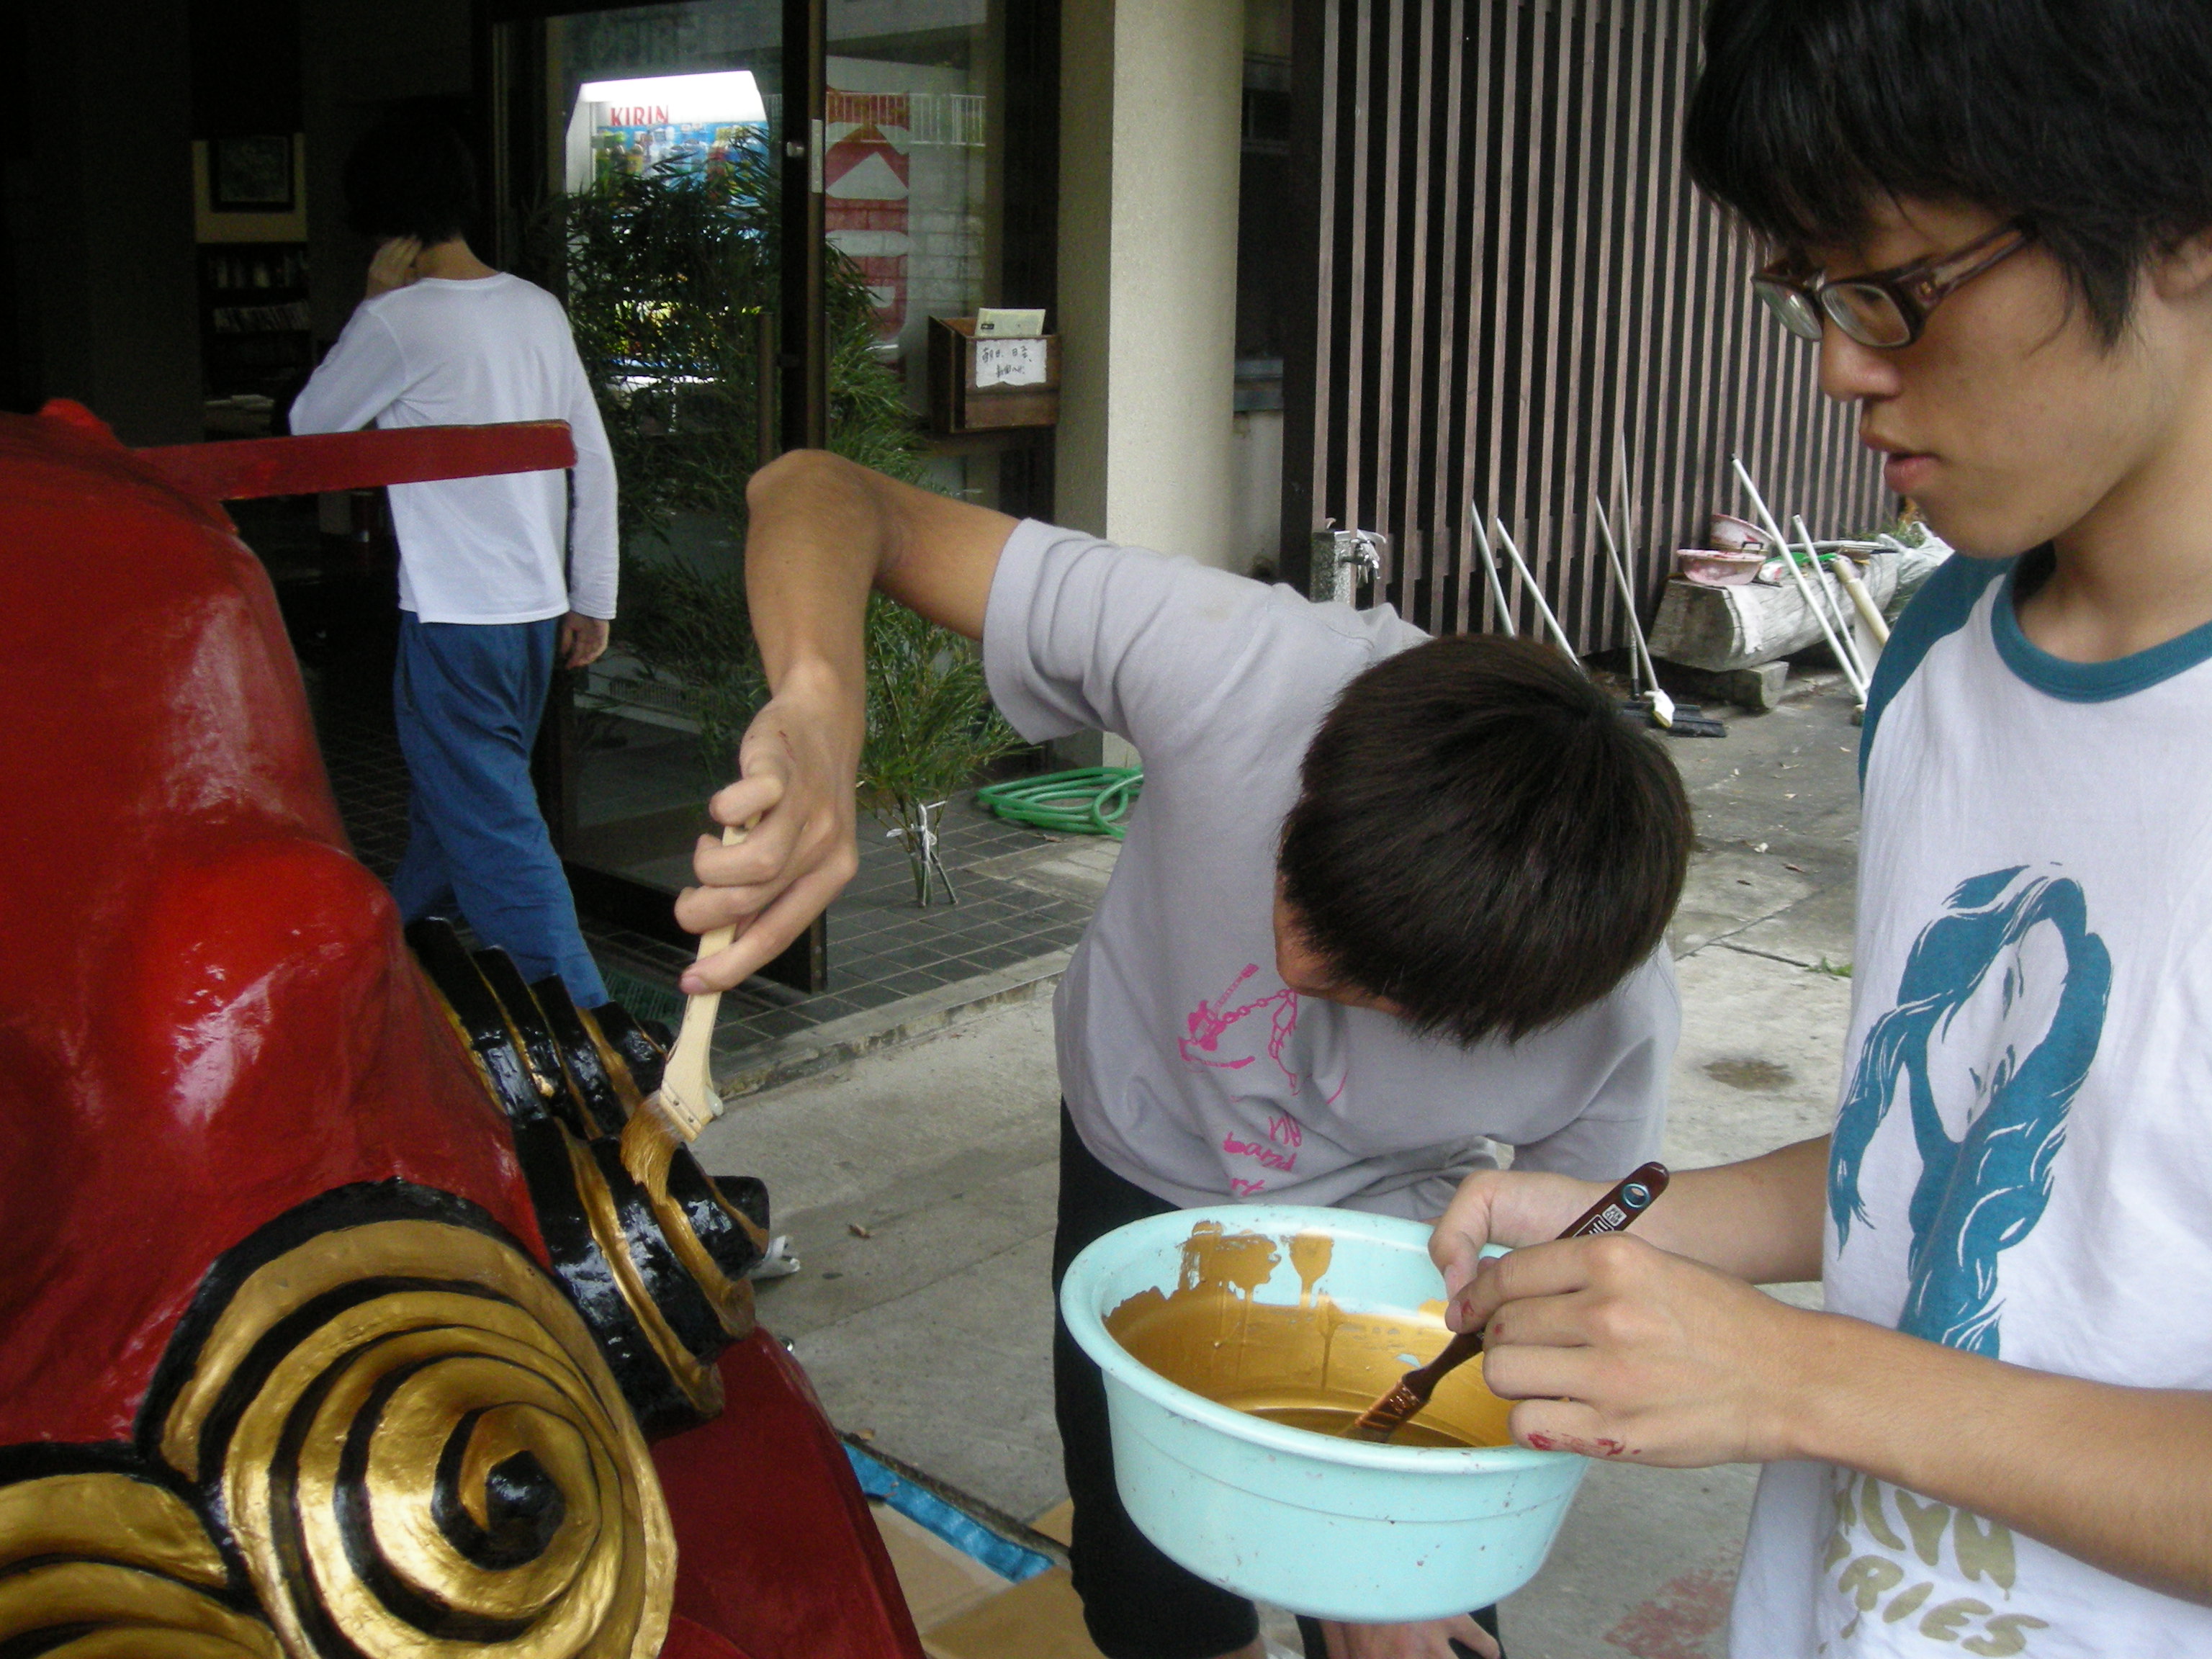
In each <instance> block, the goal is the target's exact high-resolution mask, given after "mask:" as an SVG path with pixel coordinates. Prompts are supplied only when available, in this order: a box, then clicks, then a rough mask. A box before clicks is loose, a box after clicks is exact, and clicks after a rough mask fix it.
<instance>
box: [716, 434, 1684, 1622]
mask: <svg viewBox="0 0 2212 1659" xmlns="http://www.w3.org/2000/svg"><path fill="white" fill-rule="evenodd" d="M749 501H750V508H751V526H750V533H749V538H748V541H747V544H746V553H745V559H746V579H747V583H748V588H749V592H750V599H751V606H752V617H753V625H754V628H755V630H756V632H757V636H758V638H759V641H760V647H761V653H762V656H763V660H764V663H765V665H766V667H767V670H768V675H769V684H770V685H771V686H772V687H773V688H774V692H775V696H774V699H773V701H771V702H769V704H768V705H767V706H766V707H765V708H763V710H762V712H761V713H760V714H759V715H758V717H757V719H756V720H754V721H753V723H752V725H751V726H750V729H749V730H748V732H746V735H745V738H744V745H743V748H742V750H741V751H740V769H741V776H740V778H739V780H738V781H737V782H736V783H734V784H732V786H730V787H728V788H726V789H725V790H723V791H722V792H721V793H719V794H718V795H716V796H715V797H714V801H713V803H712V807H711V810H712V811H713V813H714V817H716V818H717V819H719V820H720V822H722V823H726V824H742V823H749V822H751V821H752V820H754V819H755V818H758V820H759V822H758V823H757V825H756V827H755V828H754V829H753V831H752V834H751V836H750V838H749V839H748V840H747V841H745V842H743V843H742V844H739V845H737V846H733V847H729V848H725V847H723V846H721V845H720V842H714V841H704V842H702V845H701V849H700V851H699V853H698V855H697V859H696V867H697V871H698V874H699V877H700V879H701V881H702V883H703V884H704V885H703V886H702V887H701V888H698V889H694V890H690V891H689V892H687V893H686V894H685V895H684V897H683V899H682V900H681V902H679V906H678V915H679V917H680V918H681V919H682V921H684V924H685V926H687V927H692V928H694V929H696V930H700V931H704V930H705V929H708V928H710V927H716V926H719V925H721V924H723V923H726V922H734V923H736V924H738V926H739V927H741V928H742V929H743V932H742V933H740V934H739V936H738V941H737V943H736V944H735V945H732V947H731V948H730V949H729V950H728V951H724V952H722V953H720V955H718V956H715V957H710V958H708V960H707V961H705V962H703V963H701V964H699V965H698V967H697V968H696V969H695V970H694V971H693V973H692V974H691V975H689V976H687V979H686V981H685V988H686V989H692V988H704V987H709V986H720V987H727V986H729V985H732V984H734V983H735V982H736V981H738V979H739V978H741V977H742V976H743V975H744V974H746V973H747V972H749V971H750V970H751V969H755V968H757V967H758V966H759V965H760V964H761V963H763V962H765V961H767V960H768V959H769V957H773V956H774V955H775V953H776V951H779V950H781V948H782V947H783V945H784V944H785V943H786V942H787V941H788V940H789V939H792V938H793V937H794V936H795V935H796V933H798V931H799V929H800V928H801V927H803V926H804V925H805V922H806V921H808V920H810V919H811V917H812V916H813V915H815V914H816V913H817V912H818V911H820V910H821V909H822V908H823V906H824V905H826V904H827V903H828V902H829V899H830V898H831V896H833V895H834V894H835V893H836V891H837V890H838V889H839V887H840V886H842V884H843V883H844V882H845V881H846V880H847V879H848V878H849V877H850V876H851V874H852V872H853V871H854V867H855V855H854V805H853V800H854V769H855V764H856V760H857V757H858V756H859V753H860V738H861V732H862V702H861V693H862V685H863V665H862V652H861V619H862V612H863V609H864V607H865V605H866V600H867V597H868V593H869V591H870V589H871V587H872V586H876V587H880V588H881V589H882V590H883V591H884V592H886V593H888V594H889V595H890V597H891V598H893V599H896V600H899V601H901V602H902V603H903V604H906V605H910V606H911V607H913V608H914V609H915V610H916V611H920V612H921V614H922V615H924V616H926V617H929V618H931V619H932V620H933V621H935V622H938V623H943V624H945V625H946V626H948V627H950V628H953V629H957V630H958V631H959V632H961V633H963V634H964V635H967V636H968V637H969V638H970V639H978V640H981V643H982V650H983V662H984V667H985V670H986V672H987V675H988V678H989V681H990V687H991V692H992V695H993V696H994V699H995V700H996V702H997V703H998V706H999V708H1000V709H1001V710H1002V711H1004V713H1005V714H1006V717H1007V718H1008V719H1009V720H1012V723H1013V725H1014V726H1015V727H1016V728H1017V729H1018V731H1020V732H1022V734H1023V735H1024V737H1026V738H1030V740H1032V741H1042V740H1044V739H1046V738H1054V737H1058V736H1061V735H1064V734H1066V733H1070V732H1079V731H1083V730H1085V729H1090V728H1103V729H1105V730H1108V731H1111V732H1119V733H1121V735H1122V736H1124V737H1126V738H1128V739H1129V740H1130V741H1131V742H1132V743H1133V744H1135V745H1136V747H1137V749H1138V750H1139V752H1140V753H1141V755H1142V756H1143V758H1144V763H1145V787H1144V793H1143V796H1142V799H1141V801H1140V802H1139V805H1138V807H1137V808H1136V811H1134V813H1133V815H1132V817H1131V819H1130V822H1129V827H1128V839H1127V842H1125V843H1124V845H1123V847H1122V848H1121V856H1120V860H1119V861H1118V863H1117V865H1116V866H1115V872H1114V876H1113V878H1112V880H1111V881H1110V882H1109V884H1108V886H1107V889H1106V892H1105V896H1104V897H1103V899H1102V900H1101V901H1100V903H1099V906H1098V910H1097V915H1096V917H1095V918H1094V919H1093V921H1091V926H1090V927H1089V929H1088V930H1087V931H1086V932H1085V935H1084V938H1083V941H1082V944H1081V945H1080V946H1079V948H1078V950H1077V951H1076V953H1075V956H1074V958H1073V961H1072V962H1071V963H1069V966H1068V969H1067V973H1066V976H1065V978H1064V979H1063V980H1062V981H1061V984H1060V990H1059V994H1058V997H1057V1000H1056V1003H1055V1014H1056V1021H1057V1026H1058V1050H1059V1060H1060V1089H1061V1092H1062V1095H1063V1097H1064V1115H1063V1117H1062V1121H1061V1128H1062V1137H1061V1145H1062V1152H1061V1158H1060V1221H1059V1234H1058V1238H1057V1241H1056V1245H1055V1249H1054V1278H1055V1284H1056V1283H1057V1279H1058V1276H1059V1275H1060V1273H1064V1272H1065V1270H1066V1267H1067V1266H1068V1264H1069V1262H1070V1261H1072V1260H1073V1257H1074V1255H1075V1254H1076V1253H1077V1252H1078V1251H1079V1250H1080V1249H1082V1248H1083V1247H1084V1246H1085V1244H1088V1243H1090V1242H1091V1240H1092V1239H1093V1238H1095V1237H1098V1236H1099V1235H1100V1234H1102V1233H1103V1232H1106V1231H1109V1230H1110V1229H1112V1228H1114V1227H1115V1226H1118V1225H1122V1224H1123V1223H1126V1222H1128V1221H1132V1220H1134V1219H1137V1218H1139V1217H1143V1216H1148V1215H1155V1214H1158V1213H1160V1212H1164V1211H1169V1210H1173V1209H1177V1208H1182V1207H1188V1206H1196V1205H1207V1204H1219V1203H1223V1202H1225V1201H1234V1200H1238V1199H1253V1200H1267V1201H1271V1202H1283V1203H1291V1204H1320V1205H1342V1206H1349V1207H1352V1208H1356V1209H1364V1210H1374V1211H1381V1212H1388V1213H1391V1214H1395V1215H1400V1216H1407V1217H1422V1218H1427V1217H1433V1216H1435V1215H1436V1214H1437V1212H1439V1210H1440V1209H1441V1207H1442V1206H1443V1204H1444V1203H1445V1202H1446V1201H1447V1200H1449V1198H1450V1196H1451V1194H1452V1192H1453V1190H1454V1186H1455V1181H1456V1179H1457V1178H1458V1177H1459V1176H1462V1175H1464V1174H1466V1173H1468V1171H1470V1170H1475V1169H1479V1168H1483V1167H1486V1166H1489V1165H1492V1164H1495V1163H1496V1162H1498V1157H1499V1150H1500V1147H1501V1146H1510V1147H1512V1148H1513V1149H1514V1158H1515V1161H1516V1167H1520V1168H1524V1169H1530V1170H1547V1171H1554V1172H1558V1173H1559V1174H1560V1175H1562V1176H1583V1177H1589V1178H1592V1179H1599V1178H1603V1179H1613V1178H1615V1177H1617V1176H1620V1175H1621V1174H1623V1173H1625V1172H1626V1170H1630V1169H1632V1168H1633V1167H1635V1166H1636V1165H1637V1164H1640V1163H1642V1162H1644V1160H1645V1159H1646V1158H1650V1157H1651V1156H1652V1155H1653V1153H1654V1152H1655V1151H1656V1148H1657V1146H1658V1143H1659V1136H1660V1129H1661V1121H1662V1099H1663V1091H1664V1083H1665V1079H1666V1076H1667V1071H1668V1063H1669V1060H1670V1058H1671V1056H1672V1054H1673V1052H1674V1043H1675V1037H1676V1034H1677V1030H1678V1027H1679V1023H1680V1021H1679V1008H1678V1006H1677V1003H1676V1000H1675V991H1674V975H1673V973H1672V970H1671V969H1670V967H1669V965H1668V959H1667V957H1666V955H1665V953H1664V951H1663V950H1662V939H1663V934H1664V930H1665V927H1666V924H1667V921H1668V917H1669V915H1671V914H1672V912H1673V909H1674V903H1675V900H1676V897H1677V896H1678V895H1679V893H1680V887H1681V882H1682V875H1683V869H1684V864H1685V860H1686V855H1687V849H1688V843H1689V839H1690V828H1689V814H1688V809H1687V805H1686V801H1685V799H1684V797H1683V793H1682V790H1681V786H1680V782H1679V781H1678V780H1677V779H1676V777H1675V775H1674V769H1673V765H1672V763H1671V762H1670V761H1669V760H1668V757H1666V755H1665V754H1664V753H1663V752H1662V750H1660V749H1659V748H1658V746H1657V745H1656V743H1654V742H1653V741H1652V740H1651V739H1650V738H1647V737H1645V736H1644V735H1642V734H1640V733H1638V732H1634V731H1632V730H1630V729H1629V728H1627V727H1626V726H1624V725H1623V724H1622V723H1621V721H1620V720H1619V719H1618V718H1617V717H1616V715H1615V714H1614V712H1613V707H1612V705H1611V703H1610V702H1609V700H1608V699H1607V697H1606V696H1604V695H1603V694H1602V693H1601V692H1599V691H1598V690H1595V688H1593V687H1592V686H1591V685H1590V684H1589V682H1588V681H1587V680H1585V679H1584V678H1583V677H1582V675H1581V674H1580V673H1579V672H1578V671H1577V669H1576V668H1575V667H1574V666H1573V665H1571V663H1569V662H1567V661H1565V659H1561V658H1560V657H1559V656H1557V655H1555V654H1553V653H1548V652H1547V651H1544V650H1541V649H1539V648H1537V647H1534V646H1530V645H1522V644H1516V643H1514V642H1511V641H1502V640H1496V639H1469V638H1458V639H1441V640H1434V641H1431V640H1428V639H1427V637H1426V636H1425V635H1423V634H1422V633H1421V631H1420V630H1419V629H1416V628H1414V627H1413V626H1411V625H1410V624H1408V623H1405V622H1403V621H1401V620H1400V619H1399V618H1398V617H1396V616H1395V614H1393V613H1392V612H1391V611H1389V609H1388V608H1383V609H1378V610H1374V611H1353V610H1352V609H1350V608H1348V607H1346V606H1344V605H1315V604H1312V603H1310V602H1309V601H1307V600H1305V599H1301V598H1299V597H1298V596H1297V595H1296V594H1294V593H1293V592H1291V591H1290V590H1289V589H1287V588H1283V587H1274V588H1269V587H1266V586H1261V585H1260V584H1259V583H1257V582H1254V581H1249V580H1245V579H1244V578H1243V577H1240V576H1234V575H1231V574H1227V573H1225V572H1223V571H1219V570H1214V569H1209V568H1206V567H1204V566H1201V565H1198V564H1195V563H1194V562H1191V561H1189V560H1188V559H1178V558H1169V557H1165V556H1162V555H1160V554H1158V553H1152V552H1146V551H1144V550H1139V549H1135V548H1124V547H1116V546H1113V545H1109V544H1107V543H1105V542H1103V541H1100V540H1098V539H1097V538H1095V537H1091V536H1085V535H1080V534H1078V533H1076V532H1072V531H1066V530H1057V529H1054V528H1052V527H1051V526H1047V525H1043V524H1037V523H1033V522H1030V523H1021V524H1017V523H1016V522H1015V521H1014V520H1012V519H1009V518H1006V517H1003V516H1001V515H1000V514H998V513H990V512H987V511H984V510H983V509H981V508H979V507H971V506H968V505H964V504H963V503H959V502H956V501H947V500H945V499H944V498H942V497H939V496H936V495H929V494H927V493H925V492H923V491H921V490H918V489H911V488H908V486H906V485H903V484H900V483H894V482H893V481H891V480H890V479H887V478H884V477H881V476H879V475H878V474H875V473H872V472H869V471H865V470H864V469H862V468H860V467H858V466H855V465H852V464H851V463H848V462H846V461H842V460H839V459H836V458H834V457H831V456H828V455H822V454H814V453H795V454H792V455H787V456H786V457H784V458H782V459H779V460H778V461H777V462H775V464H774V465H771V466H769V467H767V468H765V469H764V470H763V471H761V472H760V473H758V474H757V475H756V477H754V479H753V481H752V484H751V487H750V491H749ZM1054 1387H1055V1404H1056V1407H1057V1411H1058V1417H1059V1421H1060V1433H1061V1437H1062V1440H1063V1442H1064V1443H1065V1446H1066V1474H1067V1484H1068V1489H1069V1492H1071V1494H1072V1495H1073V1498H1074V1502H1075V1516H1074V1545H1073V1551H1072V1555H1073V1565H1074V1575H1075V1583H1076V1587H1077V1589H1079V1592H1080V1593H1081V1595H1082V1597H1083V1601H1084V1609H1085V1619H1086V1620H1087V1621H1088V1623H1089V1626H1090V1629H1091V1635H1092V1639H1093V1640H1094V1641H1095V1642H1096V1643H1097V1645H1098V1647H1099V1649H1100V1650H1102V1651H1103V1652H1104V1653H1105V1654H1107V1655H1108V1656H1109V1659H1212V1656H1215V1655H1223V1654H1229V1653H1232V1652H1233V1653H1237V1654H1257V1653H1258V1651H1259V1650H1258V1647H1257V1646H1256V1644H1255V1632H1256V1628H1257V1626H1256V1624H1255V1617H1254V1613H1253V1609H1252V1607H1251V1605H1250V1604H1249V1602H1247V1601H1243V1600H1242V1599H1241V1598H1239V1597H1237V1596H1235V1595H1230V1594H1229V1593H1227V1592H1225V1591H1224V1590H1221V1589H1216V1588H1215V1587H1213V1586H1212V1585H1210V1584H1207V1583H1203V1582H1202V1581H1200V1580H1199V1579H1198V1578H1196V1577H1193V1576H1192V1575H1191V1574H1189V1573H1187V1572H1185V1571H1182V1569H1181V1568H1180V1567H1177V1566H1176V1565H1174V1564H1173V1563H1171V1562H1170V1561H1169V1560H1168V1559H1166V1557H1164V1555H1162V1554H1161V1553H1159V1552H1158V1550H1156V1549H1154V1548H1153V1547H1152V1545H1151V1544H1149V1543H1148V1542H1146V1541H1145V1539H1144V1538H1143V1537H1142V1536H1141V1535H1139V1534H1138V1533H1137V1532H1136V1530H1135V1529H1134V1528H1133V1526H1132V1525H1131V1523H1130V1522H1129V1520H1128V1518H1127V1516H1126V1515H1125V1514H1124V1513H1123V1511H1122V1510H1121V1504H1120V1502H1119V1500H1118V1498H1116V1496H1115V1487H1114V1477H1113V1468H1112V1452H1111V1448H1110V1446H1109V1442H1108V1430H1107V1421H1106V1407H1105V1401H1104V1396H1103V1389H1102V1385H1101V1383H1100V1381H1099V1376H1098V1372H1097V1368H1096V1367H1095V1366H1094V1365H1093V1364H1091V1362H1090V1361H1089V1360H1088V1359H1087V1358H1085V1357H1084V1356H1083V1355H1082V1353H1081V1352H1080V1351H1079V1349H1077V1348H1076V1346H1074V1344H1073V1341H1072V1340H1070V1339H1069V1337H1068V1335H1067V1333H1066V1330H1065V1329H1064V1328H1062V1329H1061V1330H1060V1331H1059V1332H1058V1333H1057V1334H1056V1340H1055V1345H1054ZM1485 1619H1486V1620H1488V1619H1489V1615H1488V1613H1487V1611H1486V1613H1485ZM1490 1622H1492V1623H1494V1620H1492V1621H1490ZM1316 1639H1319V1640H1326V1641H1328V1643H1330V1644H1332V1646H1331V1648H1330V1651H1331V1652H1333V1653H1340V1654H1355V1655H1362V1656H1381V1655H1392V1656H1399V1655H1403V1656H1420V1659H1429V1656H1434V1659H1449V1656H1450V1655H1452V1654H1453V1653H1455V1651H1456V1652H1464V1651H1470V1650H1471V1651H1474V1652H1476V1653H1480V1654H1492V1653H1494V1652H1495V1651H1496V1648H1495V1645H1494V1644H1493V1643H1492V1638H1491V1637H1490V1635H1489V1634H1488V1633H1487V1632H1486V1629H1485V1628H1484V1626H1483V1625H1482V1624H1480V1623H1478V1622H1477V1621H1476V1620H1474V1619H1472V1618H1465V1617H1463V1618H1459V1619H1455V1620H1445V1621H1440V1622H1437V1623H1435V1624H1431V1625H1426V1626H1364V1627H1349V1626H1344V1627H1337V1628H1336V1629H1335V1630H1334V1632H1329V1633H1327V1634H1326V1635H1325V1636H1318V1637H1316ZM1454 1642H1457V1643H1458V1644H1461V1645H1460V1646H1459V1648H1457V1649H1455V1648H1454V1647H1453V1646H1452V1644H1453V1643H1454Z"/></svg>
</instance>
